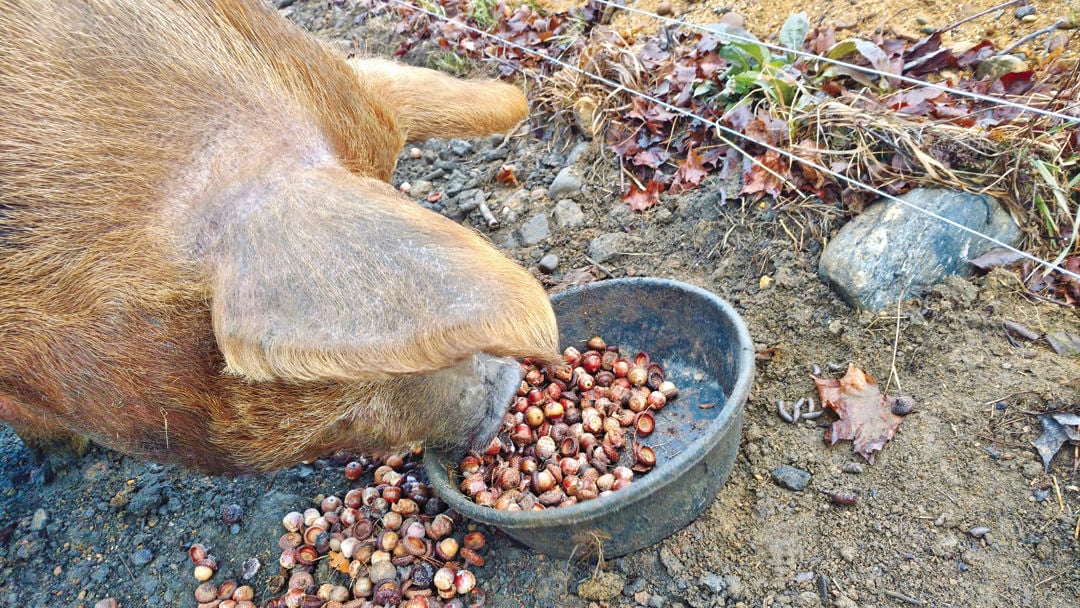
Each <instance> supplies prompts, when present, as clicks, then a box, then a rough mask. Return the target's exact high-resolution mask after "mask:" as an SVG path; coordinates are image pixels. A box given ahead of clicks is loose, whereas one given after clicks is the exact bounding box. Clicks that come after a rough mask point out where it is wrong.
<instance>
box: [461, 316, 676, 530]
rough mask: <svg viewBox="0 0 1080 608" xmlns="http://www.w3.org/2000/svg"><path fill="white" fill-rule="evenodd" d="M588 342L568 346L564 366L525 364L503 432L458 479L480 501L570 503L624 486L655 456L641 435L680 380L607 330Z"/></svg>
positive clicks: (534, 506)
mask: <svg viewBox="0 0 1080 608" xmlns="http://www.w3.org/2000/svg"><path fill="white" fill-rule="evenodd" d="M586 346H587V350H586V351H585V352H581V351H579V350H578V349H577V348H574V347H570V348H567V349H566V350H565V351H563V361H564V362H563V363H562V364H560V365H555V366H537V365H534V364H532V363H531V362H530V361H528V360H526V361H525V362H524V363H522V368H523V372H524V378H523V380H522V382H521V387H520V389H519V390H518V392H517V396H516V398H515V399H514V402H513V404H512V405H511V407H510V410H509V412H508V413H507V414H506V416H505V417H504V419H503V425H502V429H501V430H500V432H499V434H498V435H497V436H496V437H495V439H493V440H492V442H491V445H490V446H489V447H488V449H487V450H486V451H485V452H483V453H477V452H470V453H468V454H466V455H465V456H464V457H463V458H462V459H461V461H460V462H459V464H458V470H459V472H460V474H461V484H460V486H459V487H460V489H461V491H462V492H463V493H464V494H465V495H466V496H468V497H469V498H471V499H472V500H473V502H475V503H477V504H479V505H482V506H487V507H493V508H495V509H500V510H508V511H518V510H521V511H528V510H541V509H545V508H549V507H564V506H569V505H573V504H577V503H578V502H582V501H586V500H591V499H594V498H598V497H600V496H606V495H608V494H610V493H612V492H615V491H618V490H620V489H622V488H624V487H626V486H628V485H630V483H631V482H632V481H633V479H634V474H635V472H636V473H638V474H644V473H647V472H648V471H650V470H651V469H652V468H653V466H655V465H656V453H655V452H654V451H653V449H652V448H650V447H649V446H647V445H644V444H643V443H641V441H640V439H641V438H644V437H647V436H649V435H650V434H652V432H653V430H654V429H655V428H656V419H655V414H654V412H659V411H660V410H662V409H663V408H664V406H665V405H666V404H667V402H668V401H670V400H672V399H675V398H676V397H678V395H679V391H678V389H677V388H676V387H675V385H674V384H673V383H672V382H670V381H668V380H667V379H666V378H665V375H664V369H663V367H661V366H660V365H659V364H657V363H653V362H652V361H651V360H650V358H649V355H648V353H644V352H640V353H637V354H636V355H634V356H633V357H626V356H623V355H622V354H620V352H619V348H618V347H617V346H611V345H608V344H606V343H605V342H604V340H603V338H600V337H594V338H592V339H590V340H589V341H588V343H587V344H586ZM627 448H629V450H627Z"/></svg>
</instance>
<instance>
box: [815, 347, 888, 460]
mask: <svg viewBox="0 0 1080 608" xmlns="http://www.w3.org/2000/svg"><path fill="white" fill-rule="evenodd" d="M813 378H814V384H816V385H817V389H818V395H819V396H820V397H821V403H822V404H823V405H824V406H825V407H827V408H829V409H831V410H833V411H834V412H836V413H837V414H838V415H839V416H840V419H839V420H837V421H836V422H834V423H833V424H832V426H830V427H829V428H828V429H827V430H826V431H825V441H826V443H828V444H829V445H833V444H835V443H836V442H837V441H840V440H851V441H853V442H854V443H855V446H854V447H855V451H856V452H858V453H859V454H860V455H862V457H863V458H865V459H866V461H867V462H869V463H870V464H874V452H878V451H880V450H881V448H883V447H885V443H886V442H888V441H889V440H890V439H892V436H893V435H895V434H896V429H897V427H899V426H900V423H901V422H903V421H904V418H903V417H901V416H897V415H896V414H894V413H893V412H892V406H893V404H894V403H896V398H895V397H887V396H884V395H882V394H881V389H880V388H878V383H877V381H876V380H874V379H873V378H871V377H870V376H868V375H866V374H865V373H863V371H862V370H861V369H859V368H857V367H855V365H854V364H851V365H849V366H848V371H847V373H846V374H844V377H843V378H840V379H839V380H833V379H822V378H817V377H813Z"/></svg>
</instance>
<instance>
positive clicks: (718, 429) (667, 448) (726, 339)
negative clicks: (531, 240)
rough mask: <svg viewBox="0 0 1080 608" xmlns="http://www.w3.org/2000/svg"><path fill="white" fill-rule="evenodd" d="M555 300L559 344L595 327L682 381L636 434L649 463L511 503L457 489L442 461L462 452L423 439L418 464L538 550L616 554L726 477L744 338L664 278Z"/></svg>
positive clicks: (714, 301)
mask: <svg viewBox="0 0 1080 608" xmlns="http://www.w3.org/2000/svg"><path fill="white" fill-rule="evenodd" d="M552 304H553V305H554V307H555V314H556V316H557V317H558V320H559V333H560V337H561V339H562V341H563V347H564V348H565V347H566V346H571V345H573V346H577V347H578V348H580V349H581V350H583V351H584V350H585V348H584V347H583V344H584V342H585V340H587V339H589V338H590V337H592V336H596V335H599V336H602V337H603V338H604V339H605V340H606V341H607V342H608V344H617V345H619V347H620V348H621V349H622V350H623V351H624V352H626V353H628V354H631V355H632V354H633V353H635V352H638V351H646V352H648V353H649V354H650V356H651V357H652V359H653V361H657V362H659V363H660V364H661V365H663V367H664V369H665V371H666V375H667V378H668V379H669V380H672V381H673V382H674V383H675V385H676V386H677V387H678V388H679V391H680V394H679V397H678V398H677V399H675V400H673V401H671V402H669V403H668V405H667V406H666V407H664V409H663V410H662V411H660V412H658V413H657V415H656V430H655V431H654V432H653V433H652V434H651V435H649V436H648V437H646V438H643V439H642V440H641V443H643V444H644V445H648V446H651V447H653V448H654V450H655V451H656V454H657V461H658V463H657V466H656V468H654V469H653V470H652V471H650V472H649V473H647V474H645V475H642V476H640V477H635V479H634V482H633V483H632V484H631V485H630V486H629V487H627V488H624V489H622V490H619V491H617V492H614V493H612V494H611V495H609V496H604V497H601V498H597V499H595V500H590V501H587V502H582V503H579V504H576V505H573V506H569V507H561V508H549V509H547V510H544V511H516V512H509V511H498V510H495V509H492V508H489V507H481V506H480V505H477V504H475V503H474V502H472V501H471V500H469V499H468V498H467V497H465V495H464V494H462V493H461V492H460V491H459V490H458V485H459V483H460V478H459V477H458V476H457V475H453V476H451V474H449V473H448V472H450V471H456V470H457V463H458V462H459V461H460V459H461V456H462V455H463V454H462V453H461V452H458V453H446V452H439V451H433V450H429V451H428V452H427V454H426V456H425V459H424V465H425V468H426V470H427V474H428V477H429V479H430V481H431V483H432V485H433V487H434V490H435V492H436V493H437V494H438V495H439V496H440V497H442V499H443V500H445V501H446V502H447V503H449V505H450V506H451V507H453V508H454V509H456V510H457V511H458V512H459V513H461V514H462V515H465V516H466V517H468V518H470V519H474V520H476V521H479V522H483V523H487V524H491V525H493V526H495V527H496V528H498V529H500V530H502V531H503V532H505V533H506V534H508V535H510V536H511V537H513V538H515V539H517V540H518V541H520V542H522V543H524V544H526V545H528V546H530V547H532V548H534V549H536V550H538V551H540V552H543V553H546V554H548V555H551V556H553V557H569V556H571V555H576V556H581V555H584V554H588V553H595V552H596V551H597V550H598V549H600V548H601V547H600V545H602V549H603V555H604V556H605V557H614V556H620V555H625V554H627V553H630V552H633V551H636V550H638V549H642V548H644V547H648V546H649V545H652V544H654V543H656V542H659V541H660V540H662V539H664V538H666V537H668V536H670V535H671V534H673V533H674V532H676V531H677V530H679V529H680V528H682V527H683V526H685V525H686V524H688V523H690V522H691V521H692V520H693V519H694V518H695V517H697V516H698V515H699V514H700V513H701V512H702V511H703V510H704V509H705V508H706V507H708V506H709V504H710V503H711V502H712V501H713V499H714V498H715V497H716V494H717V492H718V491H719V490H720V486H722V485H723V484H724V482H725V481H727V478H728V475H729V474H730V473H731V466H732V463H734V461H735V456H736V453H737V451H738V449H739V436H740V433H741V430H742V415H743V406H744V405H745V403H746V398H747V394H748V393H749V391H750V384H751V381H752V380H753V375H754V359H753V344H752V342H751V341H750V335H749V333H748V332H747V331H746V326H745V325H744V324H743V322H742V319H740V318H739V315H738V314H736V312H735V311H734V309H732V308H731V306H730V305H729V304H728V303H727V302H725V301H723V300H721V299H720V298H718V297H716V296H715V295H713V294H711V293H709V292H707V291H705V290H703V289H700V288H698V287H694V286H692V285H687V284H684V283H679V282H676V281H670V280H666V279H648V278H641V279H617V280H612V281H603V282H599V283H592V284H589V285H585V286H583V287H578V288H574V289H570V290H568V291H566V292H563V293H560V294H558V295H556V296H554V297H553V298H552ZM708 404H712V406H711V407H710V406H709V405H708ZM702 406H705V407H702ZM627 451H629V449H628V450H627Z"/></svg>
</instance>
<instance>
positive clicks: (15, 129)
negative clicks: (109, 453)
mask: <svg viewBox="0 0 1080 608" xmlns="http://www.w3.org/2000/svg"><path fill="white" fill-rule="evenodd" d="M0 32H3V35H2V36H0V420H2V421H4V422H6V423H7V424H8V425H10V426H11V427H12V428H13V429H14V430H15V431H16V433H18V434H19V436H20V437H21V438H22V439H23V440H24V442H25V443H26V444H27V446H28V447H30V448H32V450H33V451H34V453H38V454H47V453H49V452H50V451H51V450H54V449H57V448H59V447H63V446H78V445H84V443H85V441H87V440H89V441H92V442H95V443H98V444H101V445H103V446H106V447H108V448H112V449H114V450H117V451H119V452H122V453H125V454H129V455H131V456H134V457H137V458H142V459H150V460H155V461H159V462H164V463H172V464H177V465H180V466H184V467H188V468H192V469H196V470H200V471H205V472H207V473H212V474H228V475H235V474H243V473H249V472H262V471H271V470H274V469H278V468H282V467H287V466H290V465H293V464H295V463H298V462H302V461H305V460H310V459H313V458H316V457H319V456H323V455H327V454H330V453H333V452H335V451H338V450H350V451H354V452H367V453H374V452H379V451H387V450H392V449H395V448H398V447H401V446H405V445H409V444H412V443H416V442H426V443H428V444H429V445H430V444H436V445H469V446H482V445H486V444H487V443H488V442H489V441H490V438H491V436H492V435H493V434H494V433H495V432H496V429H497V427H498V425H499V423H500V422H501V420H502V417H503V415H504V413H505V411H506V409H507V407H508V405H509V402H510V400H511V398H512V396H513V394H514V392H515V391H516V390H517V388H518V387H519V385H520V378H521V371H520V363H519V362H518V360H519V359H523V358H531V359H534V360H537V361H552V360H554V359H555V358H557V357H558V353H557V351H556V347H557V327H556V321H555V316H554V313H553V311H552V308H551V305H550V303H549V301H548V299H547V297H546V294H545V292H544V290H543V288H542V287H541V286H540V285H539V283H538V282H537V281H536V280H535V278H534V277H533V276H532V275H531V274H530V273H529V272H528V271H527V270H525V269H524V268H522V267H521V266H520V265H518V264H516V263H515V262H513V261H511V260H510V259H508V258H507V257H505V256H504V255H502V254H501V253H499V252H498V251H497V250H496V249H495V248H494V247H493V246H492V245H491V244H490V243H489V242H488V241H487V240H486V239H485V238H484V237H483V236H482V235H480V234H479V233H477V232H475V231H473V230H472V229H469V228H467V227H464V226H462V225H460V224H458V223H455V222H453V221H451V220H449V219H446V218H444V217H442V216H440V215H438V214H436V213H434V212H431V211H428V210H426V209H424V208H423V207H421V206H419V205H418V204H416V203H414V202H413V201H411V200H410V199H408V198H407V197H406V196H404V195H402V194H401V193H399V192H398V190H397V189H395V188H394V187H393V186H392V185H391V184H390V183H389V181H390V179H391V174H392V173H393V171H394V167H395V163H396V158H397V156H398V154H399V152H400V151H401V149H402V147H403V146H404V145H405V144H406V143H407V142H413V141H420V140H423V139H425V138H429V137H434V136H438V137H462V136H478V135H483V134H491V133H497V132H503V131H506V130H508V129H510V128H512V127H514V126H515V125H516V124H517V123H518V122H519V121H521V120H522V118H523V117H524V116H525V113H526V110H527V104H526V101H525V98H524V97H523V95H522V94H521V93H520V92H519V91H518V90H517V89H516V88H514V87H513V86H511V85H508V84H503V83H498V82H494V81H479V80H477V81H466V80H458V79H453V78H450V77H448V76H446V75H443V74H440V73H438V72H435V71H432V70H427V69H422V68H416V67H407V66H404V65H399V64H396V63H393V62H389V61H383V60H378V59H360V60H348V61H347V60H345V59H344V58H343V57H341V56H340V55H339V54H337V53H335V52H334V51H332V50H331V49H330V48H328V47H327V46H324V45H323V44H322V43H320V42H319V41H317V40H316V39H315V38H313V37H312V36H310V35H308V34H307V33H305V32H303V31H301V30H300V29H299V28H297V27H295V26H294V25H292V24H290V23H289V22H287V21H286V20H285V19H283V18H282V17H280V16H279V15H278V14H277V13H276V12H274V11H273V10H271V9H270V8H268V7H267V6H265V5H264V3H263V2H262V0H11V1H8V2H4V3H3V5H2V7H0Z"/></svg>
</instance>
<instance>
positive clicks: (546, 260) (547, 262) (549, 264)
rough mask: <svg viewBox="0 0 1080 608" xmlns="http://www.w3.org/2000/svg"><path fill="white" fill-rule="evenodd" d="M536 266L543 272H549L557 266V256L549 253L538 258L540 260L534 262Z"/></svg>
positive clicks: (553, 270)
mask: <svg viewBox="0 0 1080 608" xmlns="http://www.w3.org/2000/svg"><path fill="white" fill-rule="evenodd" d="M536 267H537V268H538V269H539V270H540V272H542V273H544V274H551V273H553V272H555V271H556V270H558V268H559V256H557V255H555V254H554V253H549V254H547V255H545V256H544V257H542V258H540V261H539V262H537V263H536Z"/></svg>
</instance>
